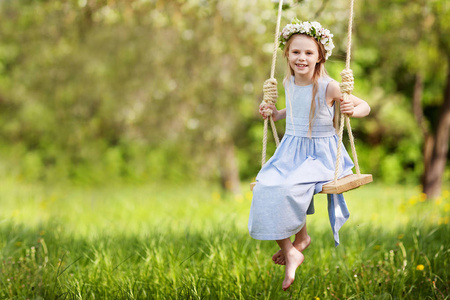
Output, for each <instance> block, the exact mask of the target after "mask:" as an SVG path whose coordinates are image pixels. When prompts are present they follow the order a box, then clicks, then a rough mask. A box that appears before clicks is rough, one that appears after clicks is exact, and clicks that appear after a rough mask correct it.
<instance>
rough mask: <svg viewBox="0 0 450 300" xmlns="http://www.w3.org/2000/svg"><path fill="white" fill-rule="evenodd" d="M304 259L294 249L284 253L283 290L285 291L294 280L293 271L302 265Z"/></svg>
mask: <svg viewBox="0 0 450 300" xmlns="http://www.w3.org/2000/svg"><path fill="white" fill-rule="evenodd" d="M304 259H305V257H304V256H303V254H302V253H301V252H300V251H298V250H297V249H296V248H295V247H292V248H291V249H290V250H289V252H288V253H286V271H285V276H284V280H283V290H284V291H285V290H287V289H288V288H289V287H290V286H291V284H292V283H293V282H294V279H295V271H296V270H297V268H298V267H299V266H300V265H301V264H302V263H303V260H304Z"/></svg>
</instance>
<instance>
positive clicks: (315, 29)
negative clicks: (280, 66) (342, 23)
mask: <svg viewBox="0 0 450 300" xmlns="http://www.w3.org/2000/svg"><path fill="white" fill-rule="evenodd" d="M296 33H303V34H306V35H309V36H310V37H313V38H315V39H316V40H317V41H318V42H320V43H322V45H323V46H324V47H325V50H326V51H327V53H326V57H325V59H328V57H330V55H331V53H332V51H333V48H334V44H333V40H332V38H333V34H332V33H330V31H329V30H328V29H325V28H323V27H322V25H320V23H319V22H308V21H306V22H302V21H300V20H299V19H297V18H294V19H292V21H291V23H290V24H287V25H286V26H285V27H284V28H283V30H282V31H281V33H280V37H279V41H280V48H281V49H282V50H283V49H284V46H285V45H286V42H287V41H288V40H289V39H290V38H291V36H292V35H293V34H296Z"/></svg>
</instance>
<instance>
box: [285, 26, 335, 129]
mask: <svg viewBox="0 0 450 300" xmlns="http://www.w3.org/2000/svg"><path fill="white" fill-rule="evenodd" d="M297 35H304V36H306V37H308V38H310V39H312V40H313V41H314V42H315V43H316V45H317V50H318V52H319V62H318V63H316V66H315V68H314V73H313V77H312V81H313V90H312V99H311V110H310V111H309V129H308V135H309V136H310V137H311V135H312V125H313V122H314V116H315V114H316V101H315V99H316V95H317V91H318V90H319V78H320V77H322V76H326V75H328V73H327V70H326V69H325V61H326V53H327V51H326V50H325V47H324V46H323V45H322V43H319V42H318V41H317V40H316V39H315V38H313V37H310V36H308V35H306V34H303V33H298V34H293V35H292V36H291V37H290V38H289V40H288V41H287V42H286V45H285V48H284V52H283V54H284V57H285V58H286V62H287V66H288V67H287V72H286V77H285V78H284V83H285V84H287V85H288V84H290V79H291V76H293V75H294V74H295V73H294V70H293V69H292V68H291V66H290V64H289V48H290V46H291V43H292V40H293V37H295V36H297ZM286 90H288V89H286ZM287 97H288V98H289V95H287ZM289 103H290V99H289ZM319 105H320V101H319ZM291 113H292V108H291ZM291 118H292V115H291Z"/></svg>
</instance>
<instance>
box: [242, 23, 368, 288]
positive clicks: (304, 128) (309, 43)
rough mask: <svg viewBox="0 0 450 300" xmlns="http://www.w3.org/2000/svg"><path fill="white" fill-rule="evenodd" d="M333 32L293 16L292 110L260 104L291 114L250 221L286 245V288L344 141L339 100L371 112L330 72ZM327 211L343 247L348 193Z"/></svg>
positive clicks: (331, 198) (357, 112) (360, 113)
mask: <svg viewBox="0 0 450 300" xmlns="http://www.w3.org/2000/svg"><path fill="white" fill-rule="evenodd" d="M332 37H333V35H332V34H331V33H330V31H329V30H327V29H324V28H322V26H321V25H320V24H319V23H318V22H300V21H298V20H297V19H294V20H293V22H292V23H291V24H288V25H286V27H285V28H284V29H283V31H282V32H281V35H280V47H281V48H282V49H284V56H285V57H286V60H287V65H288V70H289V71H288V75H287V76H286V78H285V80H284V87H285V92H286V109H283V110H280V111H278V110H277V109H276V108H275V106H273V105H269V106H268V107H263V106H262V107H260V114H261V115H262V116H263V117H264V118H267V116H266V115H265V113H264V111H265V110H266V109H268V108H269V109H271V110H272V111H273V113H272V117H273V119H274V120H275V121H277V120H280V119H284V118H286V132H285V135H284V137H283V139H282V141H281V143H280V145H279V147H278V148H277V150H276V152H275V154H274V155H273V156H272V158H271V159H270V160H269V161H268V162H267V163H266V164H265V165H264V166H263V168H262V169H261V171H260V172H259V173H258V175H257V177H256V181H257V183H256V186H255V187H254V189H253V201H252V206H251V209H250V217H249V224H248V228H249V232H250V235H251V236H252V237H253V238H255V239H259V240H276V241H277V243H278V245H279V246H280V248H281V250H280V251H278V252H277V253H275V254H274V255H273V257H272V260H273V261H274V262H275V263H277V264H281V265H286V270H285V278H284V281H283V289H284V290H286V289H288V288H289V286H290V285H291V284H292V282H293V281H294V277H295V271H296V269H297V268H298V267H299V266H300V265H301V264H302V263H303V260H304V256H303V254H302V251H303V250H305V249H306V248H307V247H308V246H309V244H310V243H311V238H310V237H309V235H308V233H307V231H306V215H307V214H313V213H314V203H313V195H314V194H316V193H319V192H320V191H321V190H322V185H323V184H325V183H327V182H329V181H332V180H333V178H334V170H335V162H336V155H337V154H336V153H337V142H338V136H337V135H336V129H335V128H334V126H333V118H334V115H335V113H334V109H335V103H336V102H340V103H339V104H340V110H341V112H342V113H344V114H348V115H349V116H352V117H355V118H361V117H365V116H367V115H368V114H369V112H370V107H369V105H368V104H367V103H366V102H365V101H363V100H361V99H359V98H357V97H355V96H353V95H351V96H350V97H349V101H347V102H343V100H342V98H341V92H340V88H339V84H338V83H337V82H336V81H334V80H333V79H331V78H330V77H328V75H327V72H326V70H325V67H324V63H325V61H326V60H327V59H328V57H329V56H330V55H331V51H332V49H333V48H334V45H333V41H332ZM342 147H343V145H342ZM342 152H343V154H342V156H341V159H340V162H341V165H340V167H339V170H340V173H339V177H343V176H346V175H349V174H352V170H351V169H352V168H353V163H352V160H351V159H350V157H349V155H348V153H347V152H346V151H345V148H344V149H343V151H342ZM328 213H329V218H330V223H331V227H332V230H333V233H334V238H335V245H336V246H337V245H338V244H339V235H338V231H339V229H340V228H341V226H342V225H343V224H344V223H345V221H346V220H347V219H348V217H349V213H348V209H347V205H346V203H345V200H344V197H343V196H342V195H341V194H340V195H328ZM292 235H295V239H294V242H293V243H292V242H291V240H290V237H291V236H292Z"/></svg>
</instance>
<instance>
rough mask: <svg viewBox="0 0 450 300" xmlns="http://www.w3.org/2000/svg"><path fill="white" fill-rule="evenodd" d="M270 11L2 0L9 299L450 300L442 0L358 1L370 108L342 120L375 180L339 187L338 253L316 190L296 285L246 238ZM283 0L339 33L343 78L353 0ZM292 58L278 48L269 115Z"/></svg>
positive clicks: (449, 88) (360, 59)
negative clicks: (343, 206) (345, 210)
mask: <svg viewBox="0 0 450 300" xmlns="http://www.w3.org/2000/svg"><path fill="white" fill-rule="evenodd" d="M277 2H278V1H272V0H259V1H257V0H246V1H238V0H227V1H223V0H208V1H206V0H184V1H182V0H166V1H162V0H124V1H119V0H61V1H45V0H19V1H13V0H0V20H1V21H0V178H1V183H0V246H1V249H2V251H1V252H0V253H1V254H0V257H1V259H2V261H3V264H2V265H1V269H0V273H1V274H0V278H1V279H0V282H1V285H0V296H1V297H2V298H11V299H19V298H21V297H28V298H29V297H43V298H44V299H53V298H55V299H56V298H58V297H68V298H71V299H74V298H77V299H82V298H93V297H100V298H105V297H106V298H111V299H119V298H123V299H145V298H149V299H200V298H210V299H216V298H226V299H229V298H241V299H283V297H285V298H286V299H287V298H289V297H291V298H294V299H295V298H296V297H301V299H313V298H314V297H315V298H319V299H328V298H330V297H331V298H332V297H333V296H334V298H339V299H342V298H352V299H361V298H370V297H372V296H373V297H374V298H376V297H379V299H391V298H389V297H390V296H392V295H394V296H395V297H397V298H407V299H419V298H421V297H424V298H425V297H431V298H430V299H446V297H448V294H449V277H448V271H447V269H449V248H450V243H449V238H448V236H449V235H448V233H449V228H448V223H449V216H450V207H449V205H450V196H449V190H450V163H449V160H448V158H449V156H450V155H449V152H448V146H449V137H450V67H449V65H450V35H449V33H450V4H449V2H448V1H446V0H411V1H403V0H391V1H385V0H370V1H362V0H356V2H355V18H354V26H353V42H352V44H353V49H352V62H351V68H352V69H353V72H354V75H355V89H354V91H353V93H354V94H355V95H357V96H359V97H360V98H362V99H364V100H366V101H367V102H368V103H369V104H370V106H371V108H372V110H371V113H370V115H369V116H368V117H366V118H364V119H353V120H352V127H353V133H354V135H355V136H356V148H357V152H358V159H359V164H360V166H361V170H362V172H363V173H370V174H372V175H373V178H374V183H373V184H371V185H370V186H367V187H363V188H361V189H359V190H356V191H354V192H349V193H348V197H347V200H348V202H349V207H350V211H351V214H352V217H351V219H350V221H349V224H346V225H345V226H344V229H343V234H342V235H343V237H342V239H343V241H345V242H346V243H347V246H346V243H345V242H344V243H343V245H342V246H339V247H340V248H337V250H336V249H334V248H333V244H332V236H331V235H330V232H331V230H330V229H329V224H327V223H326V222H327V221H326V220H327V216H326V202H325V201H326V200H325V198H322V196H319V197H318V200H317V201H316V202H317V207H318V208H319V209H318V213H317V216H314V217H313V219H312V220H311V230H312V231H311V232H312V233H311V235H312V238H313V244H312V248H314V249H315V250H312V249H311V250H307V251H311V252H309V253H310V255H309V257H308V252H306V262H305V266H304V269H302V270H303V271H301V273H299V274H300V275H298V276H299V278H300V279H298V280H296V283H295V285H294V286H293V288H292V292H290V294H286V293H282V291H280V290H281V288H280V287H281V281H282V279H283V278H282V276H283V271H282V268H281V267H276V266H273V265H271V261H270V257H271V253H272V252H273V251H275V250H276V248H275V247H276V246H275V243H270V242H263V243H261V242H259V241H254V240H252V239H251V238H250V237H249V236H248V234H247V231H246V222H247V216H248V212H249V208H250V203H251V197H252V194H251V192H250V191H249V189H248V183H250V182H251V181H252V180H254V177H255V176H256V174H257V172H258V170H259V168H260V161H261V148H262V137H263V122H262V119H261V117H260V115H259V113H258V106H259V104H260V102H261V100H262V85H263V82H264V81H265V80H266V79H267V78H268V77H269V75H270V64H271V53H272V49H273V35H274V30H275V24H276V14H277V6H278V3H277ZM285 2H286V5H285V6H284V10H283V16H282V21H281V23H282V26H284V25H285V24H286V23H288V22H289V21H290V20H291V19H292V18H293V17H298V18H299V19H301V20H311V21H313V20H315V21H319V22H320V23H321V24H322V25H323V26H324V27H326V28H329V29H330V30H331V32H332V33H333V34H334V43H335V45H336V48H335V49H334V51H333V55H332V56H331V58H330V59H329V60H328V61H327V63H326V68H327V70H328V73H329V74H330V76H332V77H333V78H335V79H336V80H338V81H340V75H339V73H340V72H341V71H342V69H343V68H344V60H345V55H346V53H345V50H346V46H347V24H348V17H349V1H348V0H334V1H329V0H319V1H311V0H291V1H285ZM285 67H286V66H285V62H284V60H283V58H282V55H281V51H279V52H278V60H277V66H276V78H277V79H278V82H279V95H280V96H279V99H278V104H277V106H278V108H280V109H281V108H283V107H284V105H285V104H284V91H283V88H282V84H281V82H282V80H283V78H284V76H285V72H286V69H285ZM284 126H285V123H284V121H279V122H277V129H278V133H279V135H280V137H282V135H283V133H284ZM269 136H270V135H269ZM345 143H347V141H345ZM274 150H275V145H274V142H273V140H271V139H270V138H269V147H268V154H269V155H270V154H271V153H273V151H274ZM314 233H315V234H316V237H314ZM315 238H316V239H315ZM156 241H157V242H156ZM314 241H316V242H314ZM177 249H178V250H177ZM180 249H181V250H180ZM339 249H340V250H339ZM180 251H181V252H180ZM33 253H34V254H33ZM314 262H316V263H317V264H316V265H315V263H314ZM319 262H320V263H319ZM336 266H338V267H337V268H338V269H339V268H340V270H342V268H345V270H346V272H343V271H341V272H343V273H336V272H335V270H336ZM312 273H314V274H315V275H314V276H313V277H311V275H310V276H309V277H308V274H312ZM98 274H101V275H98ZM340 274H345V276H344V275H342V276H341V275H340ZM355 276H356V277H355ZM358 276H359V277H358ZM361 276H362V277H361ZM364 276H365V277H364ZM369 277H373V278H372V279H369ZM313 278H314V279H313ZM258 281H260V282H258ZM369 281H370V282H369ZM395 297H394V298H395ZM299 299H300V298H299Z"/></svg>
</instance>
